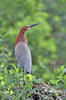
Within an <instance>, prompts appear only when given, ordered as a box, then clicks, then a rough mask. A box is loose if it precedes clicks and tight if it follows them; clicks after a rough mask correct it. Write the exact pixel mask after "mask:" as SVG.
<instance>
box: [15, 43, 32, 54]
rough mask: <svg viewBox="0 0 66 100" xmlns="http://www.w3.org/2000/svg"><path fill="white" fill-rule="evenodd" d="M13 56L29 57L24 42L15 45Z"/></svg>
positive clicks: (28, 51)
mask: <svg viewBox="0 0 66 100" xmlns="http://www.w3.org/2000/svg"><path fill="white" fill-rule="evenodd" d="M15 55H16V56H23V55H24V56H29V55H30V50H29V48H28V46H27V44H25V43H24V42H20V43H18V44H17V45H16V47H15Z"/></svg>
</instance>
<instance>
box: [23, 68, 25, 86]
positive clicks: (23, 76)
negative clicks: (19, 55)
mask: <svg viewBox="0 0 66 100" xmlns="http://www.w3.org/2000/svg"><path fill="white" fill-rule="evenodd" d="M23 82H24V83H23V85H25V80H24V69H23Z"/></svg>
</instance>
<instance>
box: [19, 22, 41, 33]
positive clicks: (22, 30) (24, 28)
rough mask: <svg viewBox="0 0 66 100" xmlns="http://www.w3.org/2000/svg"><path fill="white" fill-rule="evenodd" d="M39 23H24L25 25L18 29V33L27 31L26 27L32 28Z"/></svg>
mask: <svg viewBox="0 0 66 100" xmlns="http://www.w3.org/2000/svg"><path fill="white" fill-rule="evenodd" d="M39 24H40V23H36V24H32V25H26V26H23V27H22V28H21V29H20V33H22V34H24V32H25V31H27V29H29V28H32V27H34V26H36V25H39Z"/></svg>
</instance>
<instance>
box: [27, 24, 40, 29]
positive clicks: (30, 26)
mask: <svg viewBox="0 0 66 100" xmlns="http://www.w3.org/2000/svg"><path fill="white" fill-rule="evenodd" d="M39 24H40V23H36V24H32V25H28V28H32V27H34V26H36V25H39Z"/></svg>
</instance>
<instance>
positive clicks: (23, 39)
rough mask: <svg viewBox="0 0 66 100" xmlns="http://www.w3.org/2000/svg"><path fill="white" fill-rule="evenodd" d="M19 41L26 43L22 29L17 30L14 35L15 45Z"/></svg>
mask: <svg viewBox="0 0 66 100" xmlns="http://www.w3.org/2000/svg"><path fill="white" fill-rule="evenodd" d="M19 42H24V43H27V40H26V38H25V36H24V31H23V32H19V34H18V36H17V37H16V41H15V46H16V45H17V44H18V43H19Z"/></svg>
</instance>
